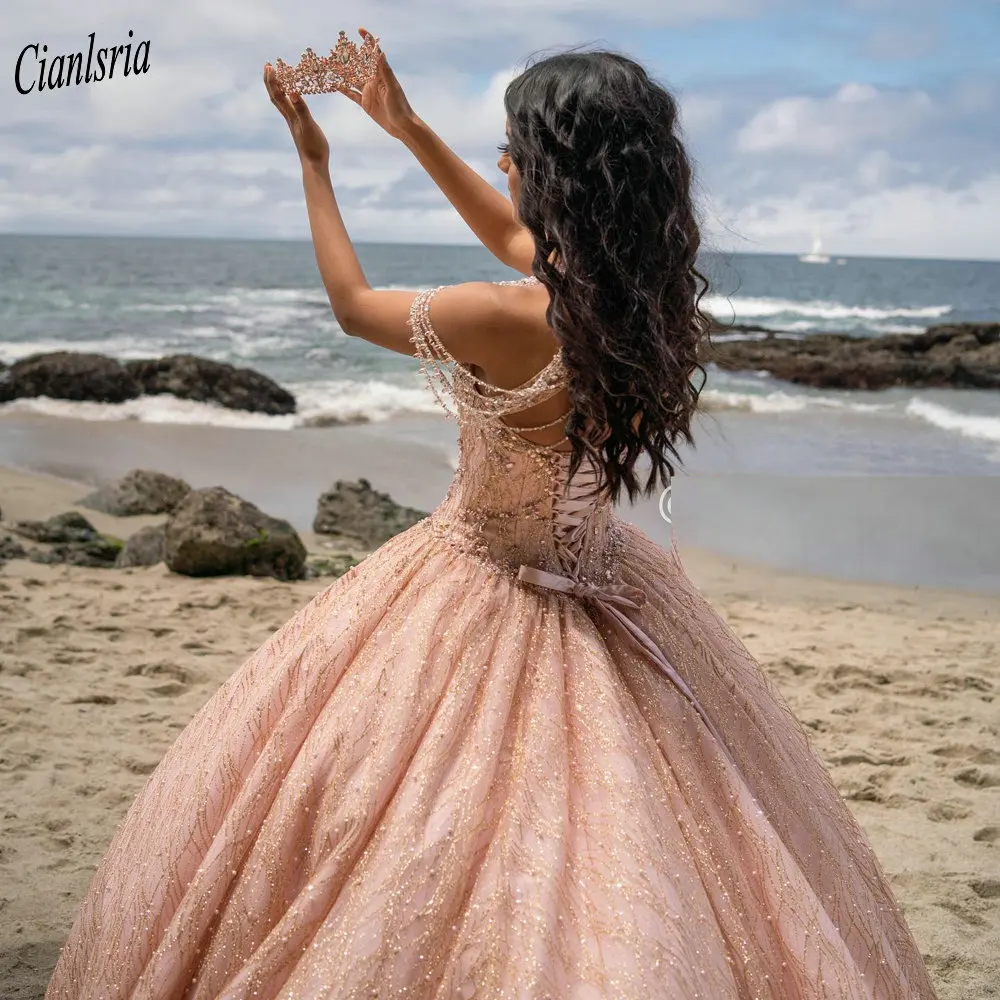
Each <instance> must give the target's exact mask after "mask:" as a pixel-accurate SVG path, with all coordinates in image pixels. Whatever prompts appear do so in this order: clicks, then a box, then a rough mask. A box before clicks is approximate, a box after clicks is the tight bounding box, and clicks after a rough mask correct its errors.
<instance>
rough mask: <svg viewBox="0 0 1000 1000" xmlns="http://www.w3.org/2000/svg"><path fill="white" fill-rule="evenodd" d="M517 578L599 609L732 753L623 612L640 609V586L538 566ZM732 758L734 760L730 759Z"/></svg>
mask: <svg viewBox="0 0 1000 1000" xmlns="http://www.w3.org/2000/svg"><path fill="white" fill-rule="evenodd" d="M517 576H518V579H519V580H523V581H524V582H525V583H533V584H535V585H536V586H539V587H546V588H548V589H549V590H557V591H559V592H560V593H563V594H569V595H570V596H572V597H579V598H581V599H583V600H590V601H593V602H594V604H595V605H596V607H597V608H598V609H599V610H600V611H601V612H602V613H603V615H604V617H605V618H606V619H607V621H608V622H609V624H610V625H611V626H612V627H613V628H614V629H616V630H617V631H618V632H619V633H620V634H621V635H622V636H623V637H624V638H625V640H626V641H627V642H628V643H630V645H632V647H633V648H635V649H636V650H637V651H638V652H640V653H642V654H644V655H645V656H647V657H648V658H649V659H650V660H652V662H653V663H654V664H655V665H656V666H657V667H658V668H659V669H660V670H661V671H662V672H663V673H664V674H665V675H666V676H667V677H668V678H669V679H670V680H671V681H672V682H673V684H674V685H675V687H676V688H677V689H678V690H679V691H680V692H681V694H683V695H684V696H685V697H686V698H687V699H688V700H689V701H690V702H691V704H692V705H693V706H694V708H695V710H696V711H697V712H698V714H699V715H700V716H701V718H702V720H703V721H704V723H705V725H706V726H707V727H708V731H709V732H710V733H711V734H712V735H713V736H714V737H715V739H716V740H717V742H718V743H719V746H720V748H721V750H722V751H723V753H725V754H726V756H727V757H728V756H729V750H728V748H727V747H726V744H725V741H724V740H723V739H722V737H721V736H720V735H719V732H718V730H717V729H716V728H715V726H714V725H713V723H712V720H711V719H710V718H709V717H708V713H707V712H706V711H705V709H704V708H702V706H701V704H700V703H699V701H698V699H697V698H696V697H695V695H694V692H693V691H692V690H691V688H690V687H688V685H687V684H685V683H684V678H682V677H681V675H680V674H678V673H677V671H676V670H675V669H674V668H673V667H672V666H671V664H670V662H669V660H667V658H666V656H664V655H663V651H662V650H661V649H660V647H659V646H657V645H656V643H655V642H653V640H652V639H651V638H650V637H649V635H648V634H647V633H646V632H645V631H644V630H643V629H642V628H640V627H639V625H637V624H636V623H635V622H634V621H633V620H632V619H631V618H630V617H629V616H628V615H627V614H626V613H625V612H624V611H623V610H622V609H623V608H625V609H629V608H631V609H638V608H640V607H642V605H643V604H644V603H645V601H646V593H645V591H642V590H640V589H639V588H638V587H632V586H629V584H627V583H609V584H606V585H605V586H602V587H598V586H597V585H595V584H592V583H587V582H585V581H583V580H574V579H573V578H572V577H568V576H562V575H561V574H559V573H549V572H548V571H547V570H543V569H539V568H538V567H537V566H527V565H523V564H522V566H521V568H520V569H519V570H518V573H517ZM730 759H731V758H730Z"/></svg>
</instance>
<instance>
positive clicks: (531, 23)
mask: <svg viewBox="0 0 1000 1000" xmlns="http://www.w3.org/2000/svg"><path fill="white" fill-rule="evenodd" d="M900 2H901V0H857V3H858V4H859V5H861V6H865V4H866V3H867V4H868V5H869V6H871V5H872V4H874V6H876V7H878V8H879V9H881V10H883V11H884V10H887V9H888V8H889V7H893V8H894V9H900V7H899V4H900ZM790 3H791V0H704V2H702V3H700V4H692V3H690V2H689V0H620V2H618V3H616V4H615V8H614V13H615V20H614V21H613V22H609V21H608V20H607V19H606V16H605V11H606V9H607V8H606V3H605V0H551V2H548V3H545V4H539V3H538V0H511V2H509V3H506V4H503V5H499V4H497V3H495V0H463V2H462V3H461V4H459V3H456V0H417V2H414V3H410V4H402V3H401V2H399V0H391V2H390V0H346V2H345V3H343V4H341V5H338V6H337V7H336V8H330V7H329V5H328V4H326V3H323V4H320V3H319V0H301V2H299V3H298V4H296V6H295V10H294V12H292V13H290V12H289V11H288V9H287V5H285V4H282V3H279V2H278V0H213V2H210V3H205V2H202V0H170V2H169V3H167V4H161V5H153V4H143V5H141V6H142V7H143V8H144V9H143V10H142V11H141V12H138V10H137V8H138V6H140V5H136V4H135V3H134V0H93V2H91V3H88V4H80V3H70V0H34V2H33V3H32V4H20V5H16V9H15V10H13V11H7V10H5V23H4V26H5V29H6V30H5V32H4V39H2V40H0V60H2V61H4V63H5V64H6V65H8V66H10V67H12V66H13V64H14V61H15V59H16V56H17V52H18V51H20V49H21V48H22V47H23V46H24V45H25V44H28V43H32V42H38V43H40V44H41V43H46V44H48V46H49V50H50V52H71V51H78V50H80V49H83V50H84V51H85V50H86V47H87V42H88V37H87V36H88V35H89V33H90V32H92V31H93V32H95V35H96V40H97V44H98V45H110V44H119V43H124V42H125V41H127V40H128V39H127V32H128V30H129V29H130V28H131V29H133V32H134V35H133V39H132V41H133V42H135V41H136V40H141V39H146V38H148V39H150V40H151V52H150V65H151V69H152V72H151V73H150V74H149V75H148V76H146V77H129V78H127V79H115V80H111V81H102V82H101V83H95V84H92V85H91V86H83V87H71V88H66V89H63V90H61V91H51V92H45V93H42V94H38V93H35V94H31V95H28V96H27V97H22V96H20V95H16V94H15V95H13V99H10V98H9V99H8V100H7V101H5V102H3V104H0V135H2V136H3V139H2V141H0V225H2V227H3V228H5V229H13V230H23V229H27V230H36V231H48V232H59V231H73V232H101V231H112V232H137V233H143V232H147V233H177V234H181V233H197V234H203V235H234V236H239V235H247V236H268V235H273V236H279V237H286V236H294V237H303V238H305V237H308V235H309V228H308V220H307V217H306V213H305V207H304V204H303V201H302V186H301V172H300V169H299V164H298V160H297V157H296V155H295V152H294V149H293V148H292V144H291V140H290V137H289V135H288V130H287V127H286V125H285V123H284V121H283V120H282V119H281V117H280V115H279V114H278V112H277V111H276V110H275V109H274V108H273V107H272V106H271V104H270V102H269V100H268V98H267V94H266V91H265V88H264V85H263V81H262V77H261V73H262V67H263V64H264V62H265V61H267V60H274V59H275V58H276V57H278V56H282V57H283V58H285V59H286V60H288V61H294V60H295V59H297V57H298V54H299V53H301V52H302V50H303V49H304V48H305V47H306V46H307V45H310V46H312V47H313V48H315V49H317V50H318V51H320V50H322V49H323V47H324V46H325V45H328V44H332V43H333V42H334V41H335V40H336V35H337V31H338V30H339V29H340V28H344V29H346V30H348V31H349V32H351V33H352V36H353V32H354V30H355V28H356V27H357V26H358V25H359V24H364V25H365V26H366V27H368V28H370V29H371V30H372V31H373V32H376V33H378V34H381V36H382V39H383V44H384V46H385V48H386V51H387V52H388V53H389V56H390V60H391V61H392V63H393V66H394V68H395V69H396V71H397V73H398V75H399V76H400V79H401V80H402V81H403V83H404V86H405V88H406V91H407V94H408V96H409V98H410V101H411V103H412V105H413V107H414V108H415V109H416V111H417V112H418V113H419V114H420V115H421V116H422V117H423V118H424V119H425V120H426V121H427V122H428V123H429V124H430V125H431V126H432V127H433V128H435V129H436V130H437V132H438V133H439V134H440V135H441V136H442V138H443V139H444V140H445V142H447V143H448V144H449V145H450V146H451V147H452V148H454V149H455V150H456V151H457V152H458V154H459V155H460V156H462V157H463V159H465V161H466V162H468V163H469V164H470V165H471V166H472V167H473V169H475V170H477V171H478V172H479V173H480V174H481V175H482V176H483V177H485V178H487V179H488V180H489V181H490V182H491V183H493V184H495V185H496V186H497V187H498V188H499V189H500V190H505V188H506V184H505V179H504V177H503V175H502V174H501V173H500V171H499V170H498V169H497V167H496V157H497V152H496V150H495V146H496V143H497V142H500V141H502V139H503V124H504V111H503V102H502V97H503V91H504V89H505V87H506V85H507V83H508V82H509V81H510V79H511V78H512V77H513V76H514V74H515V73H516V72H517V68H516V67H517V66H518V65H520V64H521V63H520V60H522V59H523V58H524V57H525V56H526V55H527V54H529V53H536V52H541V53H544V52H545V51H546V50H547V47H549V46H555V47H557V48H561V47H563V46H566V45H573V44H575V43H577V42H590V41H594V42H596V43H598V44H607V45H608V46H610V47H616V46H617V45H618V43H619V42H620V41H622V40H627V39H629V38H632V39H634V37H635V33H636V30H637V29H640V30H642V31H644V32H645V33H646V34H645V36H644V37H645V38H646V40H647V42H648V45H649V47H650V49H653V48H654V46H655V44H656V40H657V39H658V38H666V37H667V33H666V32H664V31H662V28H663V27H664V26H665V25H681V24H683V23H684V22H687V21H693V20H699V19H700V20H711V19H715V18H723V17H728V18H742V17H753V16H754V15H756V14H757V13H759V12H760V11H762V10H767V9H776V8H778V7H780V6H782V5H790ZM7 6H8V7H13V6H15V5H12V4H8V5H7ZM595 31H596V32H600V33H603V34H604V37H601V38H598V37H595V35H594V32H595ZM657 32H658V33H657ZM918 35H919V32H910V34H909V35H907V39H908V40H909V41H908V44H909V43H913V44H916V43H917V42H919V41H920V39H919V38H918V37H917V36H918ZM355 37H356V36H355ZM670 37H671V40H672V41H674V40H675V39H674V36H673V35H671V36H670ZM883 41H886V40H885V39H883ZM889 41H891V39H889V40H888V41H886V44H888V43H889ZM622 47H623V48H624V49H625V50H626V51H627V50H628V49H629V48H630V47H631V46H630V45H629V44H627V42H625V43H623V45H622ZM649 67H650V69H651V71H652V73H653V75H654V76H657V77H659V76H660V74H661V70H662V69H663V67H661V66H659V65H657V64H656V62H655V61H652V60H650V61H649ZM724 69H727V70H728V67H724ZM709 73H710V71H709V70H706V78H708V74H709ZM755 86H760V87H763V86H767V87H769V88H770V89H769V91H768V93H767V94H766V95H764V94H762V93H761V92H760V91H756V90H755V89H754V87H755ZM777 86H780V79H778V78H777V76H776V77H775V78H774V79H772V80H769V81H767V82H766V83H765V84H761V83H760V82H759V81H757V82H756V83H748V82H747V81H744V80H741V79H738V78H733V77H726V74H725V73H724V72H723V73H720V74H719V76H718V81H717V82H716V83H715V84H714V85H713V86H711V87H709V85H708V84H706V89H704V90H698V89H692V90H691V91H690V92H686V91H684V92H681V93H680V94H679V99H680V106H681V118H682V123H683V125H684V131H685V136H686V138H687V142H688V144H689V149H690V152H691V154H692V157H693V159H694V160H695V162H696V163H697V164H698V168H699V173H700V172H701V169H702V167H704V176H702V177H700V178H699V180H700V182H701V187H702V188H703V189H704V190H706V191H707V193H708V195H710V196H711V197H712V204H713V205H715V206H720V207H717V208H716V209H715V210H714V219H715V223H714V224H715V228H716V230H718V232H720V233H723V234H724V233H726V232H727V227H728V228H730V229H732V231H733V232H734V233H735V234H736V236H735V237H733V236H732V235H729V236H726V237H725V241H728V242H729V243H732V241H733V239H734V238H736V239H742V240H743V243H742V244H740V245H741V246H742V248H743V249H768V250H798V249H800V248H801V247H803V246H806V247H808V244H809V242H810V240H811V237H812V234H813V232H815V231H817V230H818V231H820V232H822V233H823V235H824V239H825V242H826V243H827V244H828V245H829V246H830V248H831V250H833V249H834V248H835V247H836V250H835V252H841V253H864V252H880V253H881V252H884V253H890V254H891V253H899V254H907V253H915V254H924V255H942V254H945V253H950V254H953V255H956V256H992V257H1000V235H998V234H1000V224H998V223H1000V220H998V219H997V218H996V211H995V209H994V207H993V206H994V205H995V204H996V201H997V199H996V194H997V191H996V184H997V181H996V177H995V175H992V174H989V173H988V171H989V170H990V165H991V164H992V163H995V162H996V142H995V141H993V140H990V139H989V133H988V129H987V128H986V127H984V125H983V123H988V122H990V121H992V120H995V117H996V109H997V101H998V91H997V81H996V80H995V79H993V78H990V77H981V78H973V77H971V76H970V77H969V78H967V79H964V80H961V81H957V82H956V83H955V84H954V85H951V87H950V89H947V88H938V89H936V90H934V91H933V92H931V91H925V90H921V89H919V88H910V89H891V88H886V87H874V86H872V85H870V84H868V83H865V82H864V81H863V80H858V81H855V82H849V83H846V84H844V85H843V86H839V87H837V88H834V89H833V90H832V91H831V92H830V93H828V94H815V93H811V94H803V93H798V94H796V93H792V92H791V91H792V89H793V88H791V87H789V88H788V90H785V91H781V90H777V91H776V90H775V89H774V88H775V87H777ZM309 104H310V107H311V108H312V110H313V113H314V115H315V116H316V118H317V120H318V121H319V123H320V125H321V126H322V127H323V129H324V130H325V132H326V134H327V136H328V139H329V141H330V146H331V150H332V164H333V177H334V184H335V188H336V190H337V193H338V197H339V200H340V203H341V208H342V210H343V213H344V216H345V219H346V220H347V222H348V225H349V228H350V231H351V233H352V236H355V237H356V238H357V239H366V240H378V239H382V240H407V241H411V240H415V241H427V242H466V241H472V240H473V239H474V237H473V236H472V235H471V233H470V232H469V230H468V229H467V227H466V226H465V224H464V222H462V220H461V218H460V217H459V216H458V214H457V212H456V211H455V210H454V209H453V208H452V207H451V206H450V205H449V204H448V203H447V201H446V200H445V198H444V196H443V195H442V194H441V192H440V191H438V190H437V188H436V187H435V186H434V185H433V184H432V182H430V180H429V179H428V178H427V177H426V175H425V174H424V173H423V172H422V170H421V169H420V168H419V165H418V164H417V163H416V161H415V160H414V159H413V157H412V156H411V154H410V153H409V152H408V151H407V150H406V149H405V148H404V147H403V146H402V145H401V144H399V143H398V142H396V141H395V140H392V139H390V138H389V137H388V136H386V135H385V134H384V133H383V132H382V131H381V130H380V129H379V128H378V126H376V125H375V124H374V123H373V122H371V121H370V120H369V119H368V118H367V116H366V115H365V114H364V113H363V112H362V111H361V109H360V108H358V107H356V106H355V105H354V104H353V103H351V102H349V101H348V100H346V99H345V98H343V97H341V96H339V95H322V96H317V97H313V98H310V99H309ZM962 129H964V132H962V131H961V130H962ZM963 142H964V145H962V143H963ZM991 198H993V199H994V200H993V201H992V202H991V201H990V199H991ZM723 241H724V240H723V238H722V237H721V236H720V237H719V238H715V239H713V237H712V236H711V235H710V236H709V242H710V243H711V242H716V243H720V242H723Z"/></svg>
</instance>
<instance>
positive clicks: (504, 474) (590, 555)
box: [410, 278, 621, 583]
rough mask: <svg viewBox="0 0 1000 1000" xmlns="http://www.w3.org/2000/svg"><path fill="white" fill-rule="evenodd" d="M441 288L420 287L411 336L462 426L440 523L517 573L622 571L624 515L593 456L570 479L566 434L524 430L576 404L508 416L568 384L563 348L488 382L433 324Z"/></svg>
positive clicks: (472, 549) (475, 552)
mask: <svg viewBox="0 0 1000 1000" xmlns="http://www.w3.org/2000/svg"><path fill="white" fill-rule="evenodd" d="M535 280H536V279H534V278H528V279H524V280H522V281H511V282H499V284H503V285H515V284H525V283H528V282H532V281H535ZM439 290H440V289H438V288H431V289H428V290H426V291H424V292H421V293H420V294H419V295H418V296H417V298H416V299H415V301H414V303H413V308H412V310H411V313H410V329H411V332H412V336H411V338H410V340H411V342H412V343H413V345H414V347H415V349H416V354H417V357H418V358H419V359H420V367H421V370H422V372H423V374H424V376H425V378H426V379H427V382H428V384H429V386H430V388H431V390H432V392H433V393H434V395H435V397H436V399H437V400H438V403H439V404H440V406H441V408H442V410H443V411H444V413H445V414H446V415H447V416H448V417H449V418H450V419H453V420H456V421H457V423H458V426H459V437H458V445H459V461H458V469H457V471H456V473H455V477H454V479H453V480H452V482H451V485H450V487H449V489H448V493H447V495H446V497H445V499H444V500H443V501H442V502H441V503H440V504H439V505H438V506H437V507H436V508H435V510H434V511H433V512H432V514H431V523H432V525H433V527H434V529H435V531H436V532H437V533H438V534H439V536H440V537H442V538H444V539H446V540H447V541H448V542H449V543H450V544H452V545H454V546H455V547H457V548H458V549H460V550H461V551H463V552H465V553H466V554H468V555H470V556H473V557H475V558H477V559H479V560H481V561H485V562H487V563H488V564H489V565H490V566H492V567H493V568H495V569H497V570H498V571H500V572H503V573H505V574H508V575H510V576H512V577H514V578H516V577H517V576H518V571H519V568H520V567H521V566H522V565H523V564H528V565H530V566H534V567H538V568H540V569H543V570H547V571H549V572H552V573H558V574H562V575H565V576H567V577H571V578H572V579H574V580H577V579H578V580H581V581H589V582H594V583H602V582H605V581H607V580H609V579H611V578H613V577H615V576H617V568H618V559H619V551H620V542H621V532H620V527H621V522H620V521H619V519H618V518H617V517H616V516H615V513H614V508H613V505H612V504H611V503H610V501H609V500H608V499H607V498H606V497H598V496H597V492H596V491H597V485H598V470H597V469H596V467H595V466H594V465H593V464H592V463H591V462H589V461H588V460H587V459H586V458H585V459H584V462H583V464H582V465H581V467H580V468H579V469H578V470H577V472H576V473H575V475H574V476H573V478H572V481H570V479H569V475H568V472H569V458H570V456H569V452H568V451H566V450H565V444H564V442H565V441H566V440H567V437H566V435H565V434H564V435H563V436H562V437H561V438H560V440H558V441H556V442H554V443H552V444H546V445H542V444H537V443H535V442H532V441H529V440H528V439H527V438H525V437H524V436H523V432H526V431H528V432H530V431H538V430H542V429H544V428H547V427H555V426H558V425H559V424H560V422H564V421H565V420H566V419H567V418H568V416H569V413H568V412H567V413H565V414H563V415H562V416H560V417H558V418H556V420H552V421H549V422H548V423H547V424H540V425H538V424H536V425H533V426H530V427H529V426H521V425H520V424H518V425H517V426H514V425H513V424H508V423H507V421H506V420H504V419H503V418H504V417H508V418H511V417H514V415H516V414H518V413H521V412H522V411H524V410H527V409H529V408H531V407H533V406H536V405H537V404H538V403H541V402H543V401H545V400H547V399H550V398H552V397H553V396H554V395H556V394H557V393H558V392H559V391H560V390H562V389H563V388H565V387H566V386H567V385H568V383H569V378H570V372H569V370H568V369H567V368H566V366H565V364H564V362H563V356H562V351H561V350H560V351H558V352H557V353H556V355H555V356H554V357H553V358H552V360H551V361H550V362H549V363H548V364H547V365H546V366H545V367H544V368H543V369H542V370H541V371H539V372H537V373H536V374H535V375H534V376H532V377H531V378H530V379H529V380H528V381H527V382H525V383H524V384H522V385H520V386H517V387H516V388H513V389H504V388H501V387H499V386H495V385H491V384H489V383H487V382H484V381H483V380H482V379H481V378H479V377H478V376H476V375H475V374H474V373H473V372H472V370H471V369H470V367H469V366H467V365H466V364H464V363H463V362H460V361H458V360H456V359H455V358H454V357H453V356H452V355H451V354H450V353H449V352H448V350H447V349H446V348H445V346H444V344H443V343H442V342H441V340H440V339H439V337H438V336H437V334H436V333H435V332H434V328H433V325H432V323H431V319H430V304H431V301H432V299H433V297H434V295H435V293H436V292H437V291H439ZM452 406H453V407H454V408H452Z"/></svg>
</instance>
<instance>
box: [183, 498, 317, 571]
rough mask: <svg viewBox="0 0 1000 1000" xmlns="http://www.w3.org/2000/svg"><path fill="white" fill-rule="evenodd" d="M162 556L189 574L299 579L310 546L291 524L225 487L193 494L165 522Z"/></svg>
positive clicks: (303, 569)
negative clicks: (307, 546)
mask: <svg viewBox="0 0 1000 1000" xmlns="http://www.w3.org/2000/svg"><path fill="white" fill-rule="evenodd" d="M164 558H165V561H166V564H167V566H168V567H169V568H170V569H171V570H172V571H173V572H175V573H183V574H185V575H187V576H226V575H243V574H246V575H249V576H273V577H276V578H277V579H279V580H300V579H302V577H303V575H304V572H305V562H306V548H305V546H304V545H303V544H302V539H301V538H299V536H298V533H297V532H296V531H295V529H294V528H293V527H292V526H291V525H290V524H289V523H288V522H287V521H282V520H279V519H278V518H274V517H269V516H268V515H267V514H264V513H263V512H262V511H261V510H259V509H258V508H257V507H256V506H254V505H253V504H252V503H249V502H247V501H246V500H242V499H240V497H238V496H235V495H234V494H232V493H230V492H229V491H228V490H226V489H223V488H222V487H221V486H213V487H211V488H209V489H203V490H192V491H191V492H190V493H188V495H187V496H186V497H185V498H184V499H183V500H182V501H181V502H180V504H179V505H178V506H177V508H176V509H175V510H174V513H173V515H172V516H171V517H170V519H169V520H168V521H167V524H166V531H165V539H164Z"/></svg>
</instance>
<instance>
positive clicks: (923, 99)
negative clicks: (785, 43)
mask: <svg viewBox="0 0 1000 1000" xmlns="http://www.w3.org/2000/svg"><path fill="white" fill-rule="evenodd" d="M934 112H935V109H934V102H933V101H932V100H931V98H930V97H929V96H928V95H927V94H926V93H924V92H923V91H921V90H910V91H889V90H879V89H877V88H876V87H873V86H871V85H870V84H866V83H847V84H844V85H843V86H842V87H841V88H840V89H839V90H837V91H836V93H834V94H833V95H831V96H830V97H785V98H782V99H780V100H777V101H774V102H773V103H772V104H769V105H768V106H767V107H765V108H763V109H761V110H760V111H759V112H758V113H757V114H756V115H754V117H753V118H752V119H751V120H750V121H749V122H748V123H747V124H746V125H745V126H744V127H743V128H742V129H741V130H740V132H739V134H738V136H737V139H736V148H737V149H738V150H739V151H740V152H741V153H771V152H775V151H779V150H794V151H796V152H803V153H810V154H815V155H825V154H828V153H835V152H842V151H843V150H845V149H848V148H855V147H857V146H859V145H861V144H863V143H865V142H870V141H871V140H873V139H879V140H884V139H886V138H887V137H889V136H893V135H900V134H905V133H907V132H910V131H912V130H913V129H915V128H917V127H919V126H921V125H923V124H925V123H926V122H927V121H928V120H929V119H930V117H931V116H932V115H933V114H934Z"/></svg>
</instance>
